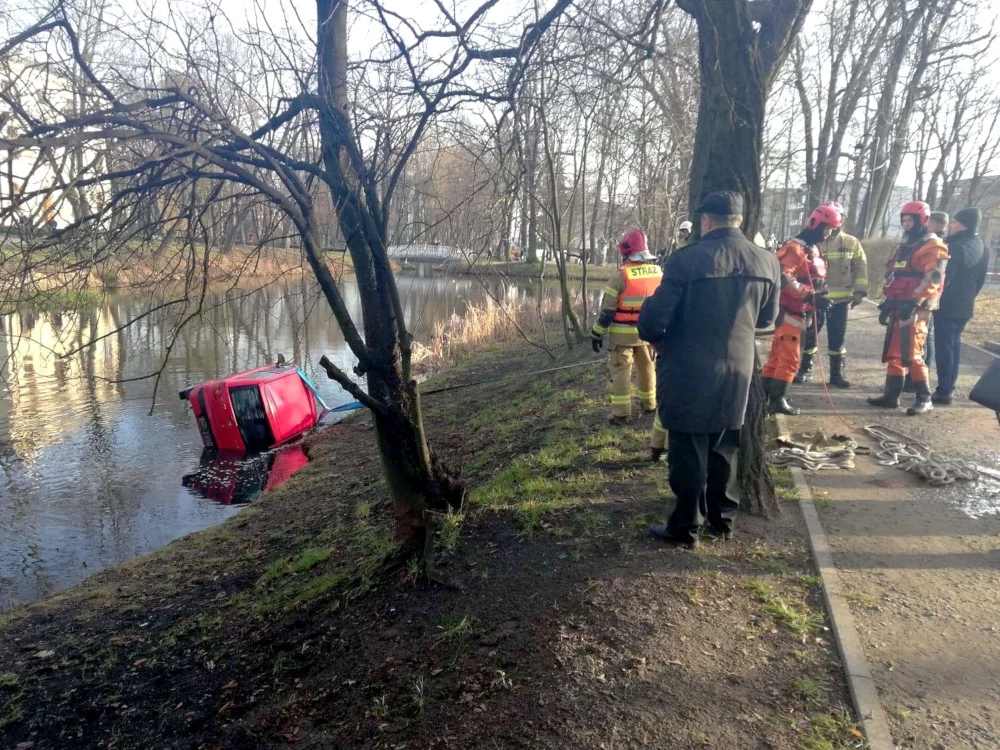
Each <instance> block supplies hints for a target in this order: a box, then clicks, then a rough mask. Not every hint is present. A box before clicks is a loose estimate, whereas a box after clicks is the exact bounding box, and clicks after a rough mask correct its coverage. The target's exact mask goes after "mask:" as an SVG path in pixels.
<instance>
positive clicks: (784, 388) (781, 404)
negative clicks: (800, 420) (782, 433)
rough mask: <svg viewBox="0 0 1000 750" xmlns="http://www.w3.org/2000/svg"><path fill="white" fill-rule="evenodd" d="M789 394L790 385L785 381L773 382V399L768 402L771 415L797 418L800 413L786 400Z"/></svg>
mask: <svg viewBox="0 0 1000 750" xmlns="http://www.w3.org/2000/svg"><path fill="white" fill-rule="evenodd" d="M787 393H788V383H786V382H785V381H784V380H774V381H772V382H771V394H770V395H771V398H770V399H769V400H768V405H767V410H768V411H769V412H770V413H771V414H787V415H788V416H790V417H797V416H798V415H799V413H800V410H799V409H796V408H795V407H794V406H792V405H791V404H790V403H788V399H787V398H785V394H787Z"/></svg>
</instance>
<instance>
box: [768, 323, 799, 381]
mask: <svg viewBox="0 0 1000 750" xmlns="http://www.w3.org/2000/svg"><path fill="white" fill-rule="evenodd" d="M808 320H809V319H808V318H807V317H805V316H800V315H792V314H791V313H787V312H783V313H782V314H781V324H780V325H779V326H778V327H777V328H776V329H775V330H774V338H772V339H771V353H770V354H768V355H767V362H766V363H765V364H764V371H763V373H762V374H763V375H764V377H765V378H772V379H774V380H781V381H783V382H785V383H791V382H792V378H794V377H795V373H797V372H798V371H799V360H800V351H799V348H800V346H801V345H802V334H803V333H804V332H805V330H806V325H807V323H808Z"/></svg>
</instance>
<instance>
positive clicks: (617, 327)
mask: <svg viewBox="0 0 1000 750" xmlns="http://www.w3.org/2000/svg"><path fill="white" fill-rule="evenodd" d="M662 278H663V271H662V270H660V267H659V266H658V265H657V264H656V261H655V260H648V261H638V262H635V261H627V262H626V263H625V264H624V265H623V266H622V267H621V268H619V269H618V274H617V275H615V276H613V277H612V278H611V280H610V281H609V282H608V285H607V286H606V287H605V288H604V298H603V300H602V302H601V314H600V316H599V317H598V318H597V322H596V323H594V327H593V328H592V329H591V331H590V334H591V335H592V336H596V337H598V338H600V337H603V336H604V334H606V333H610V334H611V335H610V336H609V340H610V342H611V343H612V344H616V345H618V346H637V345H638V344H639V343H640V341H639V333H638V331H637V330H636V323H637V322H638V321H639V310H640V308H641V307H642V303H643V302H645V301H646V297H648V296H650V295H651V294H652V293H653V292H655V291H656V288H657V287H658V286H659V285H660V279H662Z"/></svg>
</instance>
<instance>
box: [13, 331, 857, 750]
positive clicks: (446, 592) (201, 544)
mask: <svg viewBox="0 0 1000 750" xmlns="http://www.w3.org/2000/svg"><path fill="white" fill-rule="evenodd" d="M592 359H594V358H593V355H592V354H591V353H590V351H589V348H584V347H578V348H577V349H576V350H574V351H572V352H566V351H561V352H557V356H556V359H555V360H552V359H550V358H549V357H548V356H547V355H545V354H544V353H541V352H538V351H537V350H535V349H533V348H530V347H527V346H525V345H523V344H514V345H504V346H501V347H497V348H494V349H492V350H490V351H487V352H485V353H480V354H474V355H470V356H467V357H465V358H464V359H463V360H462V362H461V363H460V365H459V366H458V367H456V368H454V369H452V370H450V371H449V372H448V373H446V374H445V375H444V376H439V377H438V378H436V379H435V382H434V385H442V384H459V383H470V382H479V381H481V380H486V379H490V380H492V381H493V382H490V383H486V384H481V385H476V386H473V387H468V388H464V389H461V390H456V391H452V392H449V393H446V394H439V395H434V396H429V397H427V398H426V399H425V412H426V415H427V428H428V433H429V436H430V439H431V441H432V444H433V445H434V447H435V448H436V449H437V450H438V452H439V453H440V455H441V456H442V458H444V459H445V460H446V461H447V462H448V463H450V464H452V465H454V466H461V467H462V469H463V477H464V479H465V480H466V481H467V482H468V484H469V487H470V490H471V492H470V496H469V499H468V502H467V506H466V507H465V509H464V510H463V512H462V513H461V514H455V515H452V516H451V517H448V518H446V519H444V522H443V525H442V526H443V530H442V532H441V535H440V538H439V539H438V548H439V552H438V555H439V565H440V567H441V569H442V570H443V571H445V572H446V573H447V574H448V575H449V576H450V577H451V578H453V579H454V580H455V581H457V582H458V583H459V584H461V589H460V590H452V589H445V588H441V587H439V586H436V585H431V586H428V585H426V584H424V583H420V582H418V581H415V580H414V579H413V577H412V575H411V572H410V571H409V570H408V569H403V570H400V571H397V572H394V573H391V574H387V573H386V572H384V569H383V567H382V560H383V559H384V558H385V557H386V555H388V554H390V553H391V552H392V550H393V549H394V545H393V541H392V533H391V524H390V519H389V508H388V503H387V501H386V498H385V485H384V482H383V479H382V476H381V471H380V466H379V461H378V458H377V456H376V454H375V452H374V449H373V440H372V432H371V427H370V424H369V420H368V419H367V417H366V415H361V416H360V418H358V419H356V420H354V421H352V422H349V423H345V424H341V425H339V426H336V427H334V428H331V429H329V430H327V431H325V432H323V433H321V434H318V435H315V436H313V437H312V438H311V439H310V440H309V455H310V458H311V462H310V464H309V466H308V467H306V468H305V469H304V470H303V471H301V472H300V473H299V474H297V475H296V476H295V477H293V478H292V480H290V481H289V482H288V483H286V484H285V485H283V486H281V487H280V488H278V489H276V490H274V491H272V492H270V493H268V494H267V495H266V496H265V497H264V498H263V499H262V500H261V501H259V502H258V503H257V504H256V505H254V506H252V507H250V508H248V509H246V510H244V511H243V512H242V513H240V514H239V515H238V516H236V517H234V518H233V519H231V520H230V521H229V522H227V523H226V524H224V525H222V526H220V527H217V528H215V529H211V530H208V531H205V532H202V533H199V534H195V535H192V536H189V537H186V538H184V539H181V540H179V541H177V542H175V543H173V544H171V545H169V546H168V547H166V548H165V549H163V550H161V551H159V552H157V553H154V554H152V555H149V556H147V557H144V558H141V559H138V560H135V561H133V562H131V563H129V564H128V565H125V566H123V567H122V568H120V569H118V570H113V571H107V572H105V573H101V574H98V575H96V576H94V577H92V578H91V579H89V580H88V581H86V582H85V583H83V584H82V585H80V586H77V587H76V588H74V589H71V590H69V591H67V592H64V593H62V594H59V595H56V596H53V597H50V598H49V599H47V600H44V601H41V602H37V603H35V604H33V605H31V606H29V607H25V608H21V609H19V610H17V611H15V612H12V613H10V614H8V615H6V616H5V617H3V618H2V620H0V665H2V666H0V738H2V740H3V741H2V742H0V745H2V746H4V747H7V746H10V747H14V746H15V745H17V743H21V742H33V743H34V745H33V746H32V747H33V750H41V749H42V748H69V747H101V746H103V747H110V746H114V747H117V748H140V747H141V748H145V747H158V748H159V747H163V748H166V747H211V748H242V747H287V746H296V747H316V748H330V747H338V748H348V747H351V748H353V747H370V748H375V747H386V748H388V747H393V748H402V747H413V748H418V747H420V748H427V747H442V748H444V747H454V748H478V747H493V746H500V747H512V746H518V747H533V748H534V747H538V748H541V747H545V748H594V749H595V750H596V749H597V748H600V747H612V746H615V747H617V746H624V747H650V748H652V747H656V748H662V747H678V748H680V747H715V748H723V747H724V748H759V747H763V746H766V747H769V748H775V749H776V750H793V749H795V750H801V749H802V748H806V749H810V748H811V749H813V750H829V749H837V748H852V747H860V746H861V743H860V740H859V739H858V734H857V729H856V727H855V726H854V724H853V722H852V720H851V719H850V718H849V713H848V711H847V709H846V708H845V706H846V705H847V703H848V699H847V695H846V690H845V686H844V683H843V679H842V676H841V672H840V666H839V662H838V660H837V656H836V651H835V648H834V646H833V644H832V642H831V639H830V637H829V634H828V632H827V631H826V630H825V621H824V615H823V612H822V609H821V607H822V605H821V592H820V590H819V588H818V581H817V578H816V577H815V575H814V571H813V568H812V564H811V561H810V560H809V557H808V554H807V551H806V544H805V540H804V536H803V533H804V530H803V524H802V522H801V519H800V517H799V514H798V511H797V509H796V508H795V507H794V506H792V505H790V504H789V505H787V507H786V512H785V513H784V514H783V515H782V517H780V518H779V519H777V520H775V521H765V520H763V519H760V518H753V517H745V518H742V519H741V522H740V525H739V528H738V536H737V538H736V539H735V540H733V541H732V542H729V543H709V544H706V545H705V546H704V547H703V548H702V550H700V551H698V552H695V553H692V552H686V551H682V550H674V549H669V548H667V547H665V546H663V545H661V544H658V543H655V542H654V541H652V540H650V539H649V538H648V536H647V535H646V533H645V525H646V524H647V523H648V522H650V521H653V520H656V519H660V518H662V517H663V515H664V513H665V512H666V510H667V509H668V508H669V505H670V493H669V488H668V486H667V482H666V469H665V467H664V466H662V465H661V466H652V465H650V464H649V463H648V462H647V461H646V460H645V459H646V450H645V441H646V437H647V434H648V430H649V427H650V424H649V419H648V418H645V419H643V420H642V421H639V420H637V421H636V422H635V423H634V424H633V425H631V426H630V427H629V428H627V429H624V430H617V429H611V428H610V427H609V426H608V425H607V423H606V416H607V414H606V412H607V407H606V405H605V403H604V402H605V389H606V381H607V375H606V366H605V364H604V362H603V361H601V362H599V363H594V364H588V362H589V361H590V360H592ZM579 362H583V363H585V364H583V365H582V366H581V367H578V368H574V369H567V370H564V371H561V372H558V373H554V374H546V375H540V376H532V375H531V374H530V373H531V372H533V371H535V370H539V369H543V368H546V367H552V366H558V365H563V364H576V363H579ZM779 479H781V480H786V479H787V478H785V477H779ZM785 484H786V487H787V482H786V483H785ZM784 491H785V492H786V493H787V492H788V490H787V489H786V490H784Z"/></svg>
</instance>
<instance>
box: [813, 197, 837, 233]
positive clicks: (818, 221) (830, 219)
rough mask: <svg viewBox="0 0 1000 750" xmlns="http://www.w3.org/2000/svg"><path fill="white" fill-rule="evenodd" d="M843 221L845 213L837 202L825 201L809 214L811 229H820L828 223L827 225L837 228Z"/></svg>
mask: <svg viewBox="0 0 1000 750" xmlns="http://www.w3.org/2000/svg"><path fill="white" fill-rule="evenodd" d="M843 223H844V217H843V214H841V212H840V206H838V205H837V204H836V203H824V204H823V205H822V206H817V207H816V208H815V209H813V212H812V213H811V214H809V229H810V230H813V229H819V227H820V225H822V224H826V225H827V226H830V227H833V228H834V229H836V228H837V227H839V226H840V225H841V224H843Z"/></svg>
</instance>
